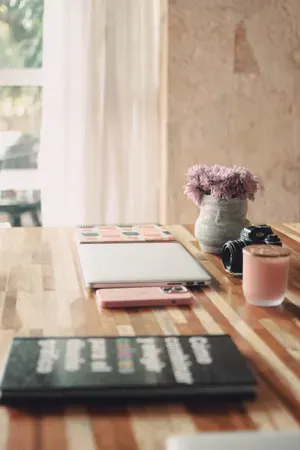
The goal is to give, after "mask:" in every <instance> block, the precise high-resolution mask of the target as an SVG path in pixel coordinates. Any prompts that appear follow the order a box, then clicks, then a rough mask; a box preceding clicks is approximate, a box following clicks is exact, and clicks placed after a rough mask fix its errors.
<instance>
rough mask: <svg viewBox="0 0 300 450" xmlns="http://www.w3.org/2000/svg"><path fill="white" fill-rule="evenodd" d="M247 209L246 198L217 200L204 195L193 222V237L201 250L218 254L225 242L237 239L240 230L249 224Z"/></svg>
mask: <svg viewBox="0 0 300 450" xmlns="http://www.w3.org/2000/svg"><path fill="white" fill-rule="evenodd" d="M247 210H248V202H247V200H239V199H236V198H233V199H230V200H217V199H215V198H214V197H211V196H210V195H205V196H204V198H203V200H202V203H201V207H200V214H199V217H198V219H197V221H196V223H195V237H196V239H197V241H198V242H199V244H200V246H201V248H202V250H204V251H205V252H207V253H214V254H216V255H218V254H220V253H221V249H222V247H223V245H224V244H225V242H227V241H229V240H232V239H238V238H239V236H240V232H241V230H242V229H243V228H244V227H245V226H247V225H249V221H248V220H247V218H246V216H247Z"/></svg>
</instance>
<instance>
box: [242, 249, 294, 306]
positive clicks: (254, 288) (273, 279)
mask: <svg viewBox="0 0 300 450" xmlns="http://www.w3.org/2000/svg"><path fill="white" fill-rule="evenodd" d="M265 247H267V246H265ZM244 250H245V249H244ZM266 250H267V249H266ZM266 250H265V251H266ZM289 259H290V258H289V256H288V255H285V256H270V257H268V256H267V255H265V256H258V255H257V254H253V253H250V252H249V251H244V252H243V291H244V295H245V298H246V300H247V301H248V302H249V303H252V304H254V305H258V306H276V305H279V304H280V303H281V302H282V301H283V299H284V295H285V291H286V288H287V281H288V272H289Z"/></svg>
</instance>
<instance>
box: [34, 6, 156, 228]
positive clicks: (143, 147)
mask: <svg viewBox="0 0 300 450" xmlns="http://www.w3.org/2000/svg"><path fill="white" fill-rule="evenodd" d="M160 5H161V2H160V0H46V1H45V16H44V60H43V76H44V85H43V86H44V87H43V108H44V111H43V123H42V133H41V149H42V150H41V156H40V168H41V171H42V173H43V180H44V182H43V187H42V213H43V225H45V226H64V225H66V226H68V225H71V226H73V225H75V224H78V223H112V222H120V221H121V222H127V221H152V220H159V217H158V216H159V189H160V176H159V175H160V151H161V149H160V142H161V140H160V133H161V126H160V115H159V79H160V76H159V73H160V70H159V58H160V45H159V42H160V39H159V35H160Z"/></svg>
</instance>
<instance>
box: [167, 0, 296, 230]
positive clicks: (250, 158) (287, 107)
mask: <svg viewBox="0 0 300 450" xmlns="http://www.w3.org/2000/svg"><path fill="white" fill-rule="evenodd" d="M168 70H169V99H168V107H169V125H168V133H169V136H168V202H167V204H168V214H167V219H168V221H169V222H185V223H186V222H193V221H194V219H195V217H196V216H197V214H198V211H197V209H196V208H195V207H194V206H193V205H192V204H191V203H190V202H189V201H188V200H187V199H186V198H185V197H184V195H183V194H182V185H183V184H184V181H185V173H186V171H187V169H188V167H189V166H190V165H191V164H195V163H207V164H215V163H218V164H225V165H232V164H238V165H244V166H247V167H248V168H250V169H251V170H253V171H254V172H255V173H256V174H257V175H260V176H261V177H262V178H263V180H264V183H265V187H266V190H265V193H264V195H263V196H259V198H258V199H257V200H256V201H255V202H254V203H253V204H251V205H250V212H249V217H250V219H252V220H253V221H258V222H261V221H264V222H270V221H291V220H294V221H296V220H299V219H300V207H299V200H300V199H299V180H300V145H299V143H300V0H169V69H168Z"/></svg>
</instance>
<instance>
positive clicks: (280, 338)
mask: <svg viewBox="0 0 300 450" xmlns="http://www.w3.org/2000/svg"><path fill="white" fill-rule="evenodd" d="M274 228H275V229H276V231H277V232H278V234H279V235H280V237H281V238H282V239H283V240H284V242H285V244H286V245H287V246H288V247H289V248H290V249H291V250H292V269H291V279H290V284H289V290H288V292H287V296H286V300H285V302H284V304H283V305H282V306H281V307H278V308H274V309H260V308H255V307H251V306H247V305H246V304H245V301H244V298H243V295H242V290H241V282H240V280H239V279H236V278H234V277H232V276H230V275H228V274H227V273H226V272H224V270H223V268H222V264H221V262H220V259H219V258H218V257H215V256H212V255H207V254H203V253H202V252H201V251H200V250H199V248H198V246H197V243H196V242H195V240H194V238H193V236H192V235H191V234H190V233H189V232H188V231H187V229H192V227H185V228H184V227H181V226H172V227H170V230H171V231H172V232H173V233H174V234H175V235H176V237H177V238H178V239H179V240H180V241H181V242H182V243H183V244H184V245H185V246H186V247H187V248H188V249H189V250H190V251H191V252H192V253H193V254H194V255H195V256H196V257H197V258H199V259H200V260H201V261H202V263H203V265H204V266H205V267H206V268H207V269H208V270H209V271H210V272H211V273H212V274H213V276H214V277H215V278H216V280H217V281H218V283H219V284H215V285H213V286H212V287H211V288H206V289H205V290H203V292H200V293H199V294H198V295H197V297H198V304H197V306H196V307H194V308H193V309H189V308H183V309H179V308H177V307H172V308H163V309H161V310H159V311H158V310H156V311H154V310H153V311H152V310H147V309H141V310H139V311H133V312H127V311H117V312H109V311H108V312H102V313H101V315H100V314H99V313H98V311H97V309H96V306H95V301H94V299H93V298H92V297H91V296H90V295H88V294H87V293H86V292H85V290H84V288H83V285H82V282H81V277H80V271H79V266H78V260H77V255H76V244H75V241H74V233H73V230H69V229H51V228H49V229H47V228H45V229H43V228H36V229H30V228H19V229H16V228H15V229H14V228H12V229H1V230H0V241H1V242H0V252H1V261H0V314H1V329H0V360H2V359H3V355H4V353H5V351H6V349H7V347H8V345H9V344H10V342H11V339H12V337H13V336H14V335H21V336H40V335H45V336H47V335H97V334H99V335H116V334H120V335H131V334H135V333H136V334H138V333H143V334H163V333H165V334H170V333H179V334H190V333H230V334H231V335H232V336H233V338H234V340H235V342H236V344H237V345H238V347H239V348H240V350H241V351H242V352H243V353H244V354H245V355H246V357H247V358H248V359H249V361H250V363H251V365H252V367H253V368H254V369H255V371H256V373H257V376H258V381H259V392H258V398H257V400H256V401H255V402H246V403H244V404H242V405H240V406H237V405H233V404H226V405H223V406H219V407H213V406H211V407H208V406H203V405H201V402H199V405H198V406H195V405H194V406H187V405H183V404H177V405H161V406H160V405H155V406H147V407H146V406H144V407H142V406H131V407H129V408H126V407H123V408H116V407H114V408H113V407H111V408H105V409H101V408H100V407H99V408H93V409H89V410H86V409H85V408H78V407H76V408H75V407H67V408H66V409H64V410H62V409H58V408H57V410H54V411H52V412H51V413H49V412H48V413H46V412H45V410H44V409H43V406H42V405H41V408H40V411H37V410H36V411H35V412H31V413H30V412H25V411H21V410H17V409H9V408H5V407H1V408H0V449H1V450H2V449H5V448H8V449H17V450H19V449H20V450H21V449H22V450H27V449H30V450H32V449H45V450H48V449H49V450H52V449H55V450H63V449H69V450H77V449H78V450H96V449H101V450H105V449H128V450H129V449H142V450H152V449H153V450H154V449H155V450H159V449H163V448H164V443H165V440H166V438H167V437H168V436H169V435H170V434H172V433H191V432H192V433H193V432H197V431H204V430H205V431H208V430H209V431H210V430H237V429H241V430H242V429H290V428H297V427H299V426H300V380H299V375H300V339H299V337H300V312H299V306H300V224H288V225H286V224H285V225H280V226H279V225H278V226H274Z"/></svg>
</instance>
